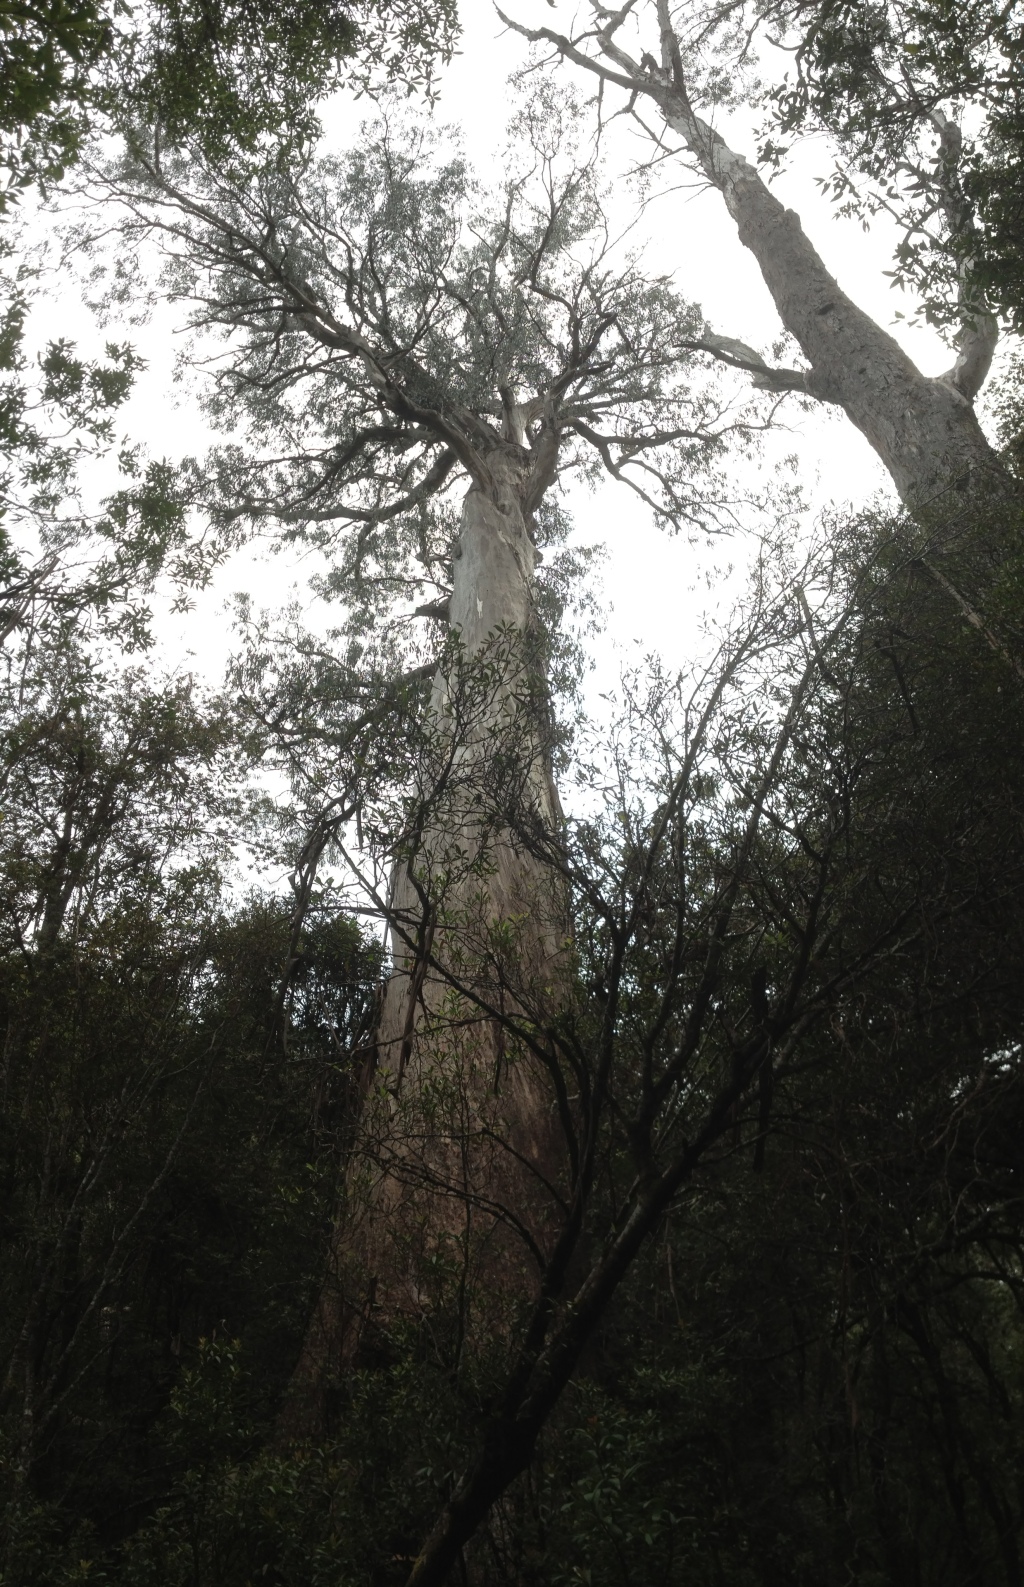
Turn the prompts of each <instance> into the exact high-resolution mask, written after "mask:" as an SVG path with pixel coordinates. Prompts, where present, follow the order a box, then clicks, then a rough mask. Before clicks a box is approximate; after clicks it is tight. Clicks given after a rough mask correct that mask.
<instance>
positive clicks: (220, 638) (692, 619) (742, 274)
mask: <svg viewBox="0 0 1024 1587" xmlns="http://www.w3.org/2000/svg"><path fill="white" fill-rule="evenodd" d="M556 9H557V13H558V16H557V22H558V25H559V26H560V27H563V28H570V27H571V23H572V7H571V6H570V5H569V4H565V3H561V0H560V3H559V5H558V6H557V8H556ZM516 15H517V16H519V17H521V18H522V20H524V21H525V22H527V23H535V22H538V21H540V20H548V21H550V18H551V10H550V6H549V4H548V0H518V5H517V8H516ZM462 22H463V35H462V41H461V51H460V53H459V55H458V56H457V57H456V59H455V60H454V61H453V62H452V64H451V65H450V66H449V67H448V68H447V70H446V71H445V72H444V73H443V76H442V78H441V80H440V94H439V98H438V101H437V105H436V107H435V110H434V114H435V116H436V117H437V118H438V120H439V121H441V122H442V123H444V124H448V123H451V124H453V125H454V126H459V127H461V129H462V136H463V143H464V148H465V151H466V153H467V155H468V157H469V159H470V161H471V163H472V164H473V165H474V166H475V167H476V169H477V170H479V171H480V172H481V173H482V174H483V175H484V176H486V174H487V172H488V169H493V168H494V164H495V160H496V157H497V154H498V151H499V149H500V147H501V143H502V139H503V134H504V128H505V124H506V121H507V119H508V116H509V114H510V112H511V109H512V107H513V100H514V94H515V88H514V86H511V85H510V83H509V77H510V74H511V73H513V72H514V71H516V69H517V68H519V67H521V66H522V65H524V64H525V63H526V62H527V61H528V59H529V56H528V47H527V46H526V44H525V43H524V41H523V40H522V39H521V38H518V37H516V36H514V35H510V34H509V33H507V32H506V31H505V30H504V28H503V26H502V24H501V21H500V19H499V18H498V16H497V15H496V14H495V12H494V11H493V10H492V8H491V6H490V4H489V3H488V0H467V3H464V5H463V8H462ZM773 64H774V63H773ZM540 69H542V70H551V71H556V72H559V73H562V74H563V75H564V76H565V77H566V80H567V81H568V80H569V74H568V73H566V71H565V68H563V67H561V66H555V65H549V66H544V67H541V68H540ZM575 86H576V87H577V88H578V89H582V90H584V91H586V90H587V88H588V85H587V84H585V83H576V85H575ZM372 112H373V107H372V104H371V103H370V102H369V101H367V100H365V99H363V100H359V101H356V100H355V99H354V98H353V97H352V96H345V95H339V96H338V97H337V98H336V99H335V100H334V101H332V102H331V103H329V104H327V105H326V106H325V107H324V110H323V122H324V127H325V135H326V138H327V140H328V142H329V144H330V145H332V146H334V147H337V148H345V147H350V146H351V145H352V144H353V142H354V141H356V140H357V139H358V137H359V127H360V124H361V122H362V121H363V120H364V119H365V118H366V117H367V116H368V115H372ZM721 124H722V128H723V131H724V132H725V134H726V137H727V140H728V141H729V142H730V143H731V144H732V146H733V147H736V148H739V149H741V150H744V151H745V152H750V153H752V152H753V148H754V144H755V135H754V129H755V127H756V113H751V112H744V113H743V114H742V115H735V114H732V113H727V114H726V115H724V117H723V119H722V123H721ZM649 151H650V145H649V142H648V141H647V140H646V139H645V138H644V137H643V135H642V134H641V133H640V132H639V130H638V129H635V128H633V127H631V126H630V124H629V123H628V122H627V121H625V120H624V119H620V120H619V121H617V122H616V123H613V124H612V126H611V127H610V128H609V130H608V133H607V135H606V141H605V154H606V159H607V162H608V174H609V178H610V181H611V184H612V198H611V210H612V213H611V216H610V219H611V222H612V226H613V229H623V228H625V227H627V226H630V225H634V230H633V233H632V236H633V239H634V241H635V242H637V243H640V244H642V246H643V249H644V257H645V263H646V267H647V269H648V270H649V271H650V273H651V274H661V273H665V274H671V275H673V276H674V279H675V284H676V286H677V288H678V289H679V290H680V291H681V292H682V293H683V294H684V295H685V296H686V297H687V298H689V299H691V300H693V301H696V302H697V303H699V304H701V305H702V307H703V310H704V313H705V315H706V317H707V319H708V321H709V322H710V324H711V325H712V327H713V329H714V330H715V332H716V333H718V334H721V335H726V336H731V337H736V338H738V339H740V340H742V341H744V342H747V343H748V344H750V345H752V346H753V347H755V348H757V349H758V350H760V351H762V352H765V353H768V352H769V350H770V348H771V345H772V343H773V342H774V341H775V340H776V338H777V337H778V335H779V325H778V321H777V318H776V316H775V313H774V310H773V308H772V305H771V302H770V299H769V296H768V292H767V290H766V288H765V287H764V285H763V283H762V281H761V278H760V275H759V273H758V270H757V267H756V265H755V263H754V260H753V258H752V256H751V255H750V254H749V253H747V252H746V250H744V249H743V248H742V246H741V245H740V243H739V242H738V240H737V237H736V233H735V229H734V227H733V223H732V221H731V220H730V219H729V217H728V215H727V213H726V211H725V207H724V205H723V204H722V201H721V198H720V196H719V195H718V194H717V193H714V192H708V191H705V190H702V189H700V188H699V187H698V186H697V184H696V183H695V181H694V180H693V179H692V178H691V177H690V176H689V175H688V173H687V172H686V170H685V169H684V167H683V165H682V163H681V162H674V161H668V162H666V163H665V165H664V167H663V168H662V171H661V173H660V175H659V177H658V178H657V179H656V182H655V185H654V189H653V193H654V195H660V196H652V197H651V199H650V201H649V202H648V205H647V208H646V210H645V211H644V213H643V214H641V215H640V217H639V220H638V221H637V218H636V217H637V200H636V194H635V191H634V190H633V188H631V187H630V186H628V185H627V182H626V181H625V179H624V173H626V172H628V171H629V169H630V168H631V166H633V165H635V164H636V163H638V162H640V161H642V160H644V159H646V158H649ZM827 161H828V155H827V151H826V150H825V149H824V148H823V147H821V146H816V145H815V144H814V143H813V142H804V143H802V144H801V145H800V148H799V150H798V151H797V154H796V158H793V157H791V158H790V162H789V164H788V166H787V167H786V169H784V170H783V171H782V173H781V174H780V175H779V176H777V177H776V178H775V180H774V187H775V191H776V192H777V193H778V194H779V196H780V197H782V198H783V200H784V201H785V202H786V204H787V205H789V206H790V207H792V208H793V209H795V210H797V212H798V213H799V215H800V217H801V219H802V222H803V225H804V228H805V230H806V231H807V232H808V234H809V236H810V238H811V240H812V242H813V243H814V245H815V247H816V248H817V249H818V250H819V252H820V253H821V255H822V257H823V258H824V260H825V262H826V264H827V265H828V267H829V269H830V271H831V272H832V273H833V274H834V275H835V276H836V277H837V279H838V280H839V282H840V284H841V285H842V286H843V287H844V289H845V290H846V291H847V292H848V293H849V294H850V295H851V296H852V297H853V298H854V300H855V301H856V302H858V303H859V304H860V305H861V306H862V307H864V308H865V309H866V310H867V311H868V312H869V313H870V314H872V315H873V316H875V317H876V318H877V319H878V321H879V322H880V323H881V324H883V325H885V326H887V327H888V328H890V329H892V330H893V331H894V333H895V334H896V336H897V338H898V340H899V341H900V342H901V343H902V344H903V346H904V347H905V348H906V350H907V351H908V352H909V353H910V354H911V356H912V357H913V358H914V359H915V361H916V362H917V363H918V366H919V367H920V368H921V369H922V371H923V372H924V373H926V374H936V373H939V372H940V371H941V370H943V369H945V368H947V367H948V365H949V362H950V353H949V350H948V348H947V347H945V346H944V345H943V343H942V341H941V340H940V338H939V337H938V335H937V334H936V333H935V332H933V331H931V330H930V329H928V328H927V327H925V326H914V325H913V324H911V323H908V321H909V320H910V318H911V316H912V310H913V308H914V304H913V303H912V302H910V301H909V300H908V299H906V298H905V297H903V296H902V295H901V294H899V293H897V292H893V291H892V290H891V288H890V284H889V279H888V277H887V275H886V274H885V272H886V271H887V270H888V269H889V268H890V266H891V253H892V247H893V243H894V236H893V233H892V230H891V229H890V227H889V226H888V225H887V224H886V222H885V220H884V218H882V219H880V220H879V221H878V222H877V223H876V224H875V225H874V227H873V228H872V230H871V231H870V232H865V230H864V229H863V228H862V226H861V224H860V223H859V221H856V220H851V219H846V218H843V217H839V216H837V215H836V214H835V212H834V210H833V208H832V206H831V205H830V204H829V202H828V200H827V199H825V198H823V197H822V196H821V194H820V192H819V190H818V188H817V185H816V182H815V177H818V176H821V175H823V174H825V172H826V171H827V168H828V167H827ZM634 223H635V224H634ZM81 297H82V286H81V282H80V280H77V279H75V277H74V275H73V274H62V275H60V276H58V277H57V278H56V279H55V280H54V279H51V282H50V286H49V290H48V294H47V297H46V299H45V302H44V305H43V306H42V307H41V310H40V313H39V314H38V315H37V317H36V320H35V330H36V333H37V335H38V337H39V338H40V340H42V339H44V338H45V337H46V336H48V335H54V334H58V335H65V336H74V337H77V338H78V339H79V340H80V341H81V343H82V344H83V346H85V347H87V348H88V347H96V348H97V349H98V347H99V346H100V345H101V344H102V342H103V341H104V340H105V339H107V338H108V337H115V338H117V339H119V340H124V339H128V338H130V339H131V340H132V341H133V342H134V343H135V345H136V347H137V348H138V349H139V351H140V353H141V354H142V356H143V357H144V358H145V359H146V361H147V365H148V367H147V370H146V372H145V373H144V374H143V375H142V376H141V377H140V379H139V381H138V385H137V389H136V391H135V394H134V396H133V398H132V399H131V401H130V403H129V404H128V405H127V406H126V408H125V409H123V410H122V411H121V421H122V427H123V432H124V435H125V437H126V438H127V439H129V440H130V441H131V442H132V443H141V444H142V446H143V448H144V450H145V452H146V453H147V454H148V455H149V456H151V457H161V456H167V457H170V458H177V457H180V456H183V455H186V454H188V453H196V454H199V455H201V454H202V452H203V451H204V450H205V448H206V445H207V443H208V440H209V437H208V433H207V431H206V427H205V423H204V420H203V418H202V416H201V415H200V414H199V413H198V411H197V409H196V408H195V406H194V404H192V403H191V401H190V397H189V386H188V384H187V383H178V384H175V383H174V380H173V374H174V365H175V357H176V353H177V352H178V350H179V346H180V340H179V338H178V337H177V336H176V331H177V329H178V327H179V325H180V323H181V320H182V319H183V317H184V316H183V313H181V312H180V311H175V310H167V309H165V310H163V311H161V312H159V313H158V314H157V315H156V316H155V317H154V318H153V319H152V320H151V321H150V322H148V323H144V324H141V325H136V326H123V325H119V324H118V323H117V322H116V321H113V320H112V321H111V322H110V323H109V324H108V325H107V326H105V327H103V328H99V327H97V325H96V323H95V321H94V319H93V317H92V315H91V313H90V311H89V309H88V308H87V307H84V306H83V304H82V302H81ZM898 312H902V314H903V315H905V316H906V318H904V319H902V320H900V321H898V322H897V321H896V315H897V313H898ZM780 420H781V423H782V424H783V425H785V426H786V427H787V428H786V429H784V430H783V431H782V432H781V433H780V434H779V436H778V437H777V438H775V439H774V440H773V441H772V442H771V444H770V446H769V448H768V450H767V452H766V459H767V458H768V457H770V458H773V459H774V460H776V462H778V463H779V465H780V467H781V469H782V476H781V477H782V478H783V479H788V481H789V482H790V483H792V481H793V479H794V477H795V478H796V479H798V480H799V481H800V483H801V486H802V489H803V493H804V498H805V501H806V503H807V512H806V515H805V523H806V525H807V526H808V527H809V526H810V525H811V524H812V523H813V522H814V521H815V519H816V518H817V517H818V516H819V514H820V513H821V511H822V509H823V508H826V507H827V506H828V504H830V503H834V504H836V505H837V506H841V505H843V504H853V505H855V506H861V505H863V504H864V503H866V502H867V501H869V500H870V499H872V497H874V496H876V495H877V494H878V493H879V492H882V493H885V494H888V481H887V479H886V477H885V476H884V474H883V471H882V469H881V467H880V465H879V464H878V462H877V460H876V459H875V457H874V455H873V454H872V452H871V451H870V449H869V447H868V445H867V443H866V442H865V441H864V440H863V439H862V437H861V436H860V435H859V434H858V433H857V432H856V431H855V430H854V428H853V427H852V425H851V424H850V423H849V422H848V421H847V420H846V419H845V418H844V417H843V415H842V414H841V413H840V412H839V411H838V410H832V411H828V410H825V409H823V408H821V407H818V408H817V409H815V410H814V411H812V412H808V413H804V412H800V411H799V409H798V408H797V407H796V405H795V404H789V403H787V404H786V405H785V406H784V408H783V410H782V413H781V415H780ZM787 453H791V454H792V456H793V459H794V462H793V464H792V466H787V465H786V464H785V462H784V461H782V460H783V459H784V458H785V456H786V454H787ZM748 466H749V465H747V464H745V463H744V462H742V460H740V461H738V463H737V467H738V468H739V469H743V468H746V467H748ZM96 478H97V481H98V485H97V489H98V493H100V494H102V491H103V489H104V488H109V483H110V482H109V474H108V471H107V470H105V469H104V468H101V469H100V470H99V472H98V473H97V476H96ZM568 504H569V506H570V508H571V510H572V512H573V516H574V519H575V522H576V526H577V529H576V533H577V536H578V538H579V540H580V542H581V543H583V544H587V545H593V544H595V543H603V544H604V545H605V546H606V548H607V555H606V559H605V561H604V564H603V572H602V585H601V588H600V589H599V591H598V605H599V611H600V614H601V618H602V622H603V630H602V632H601V633H600V634H599V635H597V636H596V637H595V638H594V639H593V641H592V644H593V649H594V660H595V663H596V665H595V668H594V671H593V674H592V686H593V689H594V691H595V695H596V694H599V693H601V692H607V691H609V690H611V691H613V692H614V688H615V680H616V678H617V676H618V673H619V671H620V669H621V667H622V666H623V665H624V664H626V665H628V664H630V663H632V662H635V661H636V660H638V659H639V658H640V657H641V656H642V655H644V654H645V653H649V652H651V653H657V654H659V655H661V656H662V657H663V658H664V660H665V661H666V663H668V665H669V666H676V665H679V664H681V663H683V662H684V661H686V660H687V659H688V658H692V657H693V656H694V655H695V654H697V653H699V652H700V651H701V650H702V649H703V648H704V646H703V643H702V641H701V639H700V623H701V615H702V613H705V612H709V613H713V612H714V611H715V610H716V609H717V610H722V608H723V607H724V606H725V605H727V604H728V603H730V602H731V601H732V599H733V598H734V597H735V594H736V593H737V591H738V590H739V589H740V587H741V584H742V569H743V567H744V566H745V564H746V563H747V561H748V559H749V557H750V555H751V553H752V548H753V547H754V546H755V544H756V535H757V531H758V529H759V528H760V527H761V525H759V523H758V520H757V515H756V514H755V513H754V512H750V513H749V514H748V520H749V526H748V532H743V531H741V532H739V533H737V534H736V535H734V536H730V537H720V538H717V539H715V540H714V541H708V540H706V539H705V538H704V537H699V538H697V539H695V540H692V541H691V540H688V539H687V538H686V537H683V536H680V537H677V538H675V539H672V538H669V537H668V536H666V534H665V533H664V532H663V531H661V530H659V529H658V528H657V527H656V526H655V525H654V524H653V523H652V522H651V519H650V515H649V514H648V512H647V510H646V508H645V507H644V505H643V503H642V502H640V501H639V500H638V499H637V498H636V497H635V496H634V495H633V494H632V493H631V492H630V491H628V490H627V489H626V488H625V487H619V486H616V485H615V484H614V483H613V482H611V481H607V480H606V481H605V482H603V483H602V484H601V486H600V488H599V489H598V490H597V491H596V492H595V493H593V494H591V493H589V492H587V491H584V490H583V489H578V490H577V491H575V493H573V494H572V495H570V497H569V502H568ZM310 567H311V561H310V559H309V557H308V553H305V554H300V553H298V552H296V551H295V550H293V549H288V548H286V549H285V550H284V551H283V552H280V553H278V554H271V553H270V552H269V551H268V549H267V547H266V546H265V545H256V546H254V547H251V548H248V549H246V550H245V551H242V552H239V553H237V554H236V555H235V556H234V557H233V558H232V559H231V560H230V562H229V563H227V564H226V565H225V566H224V567H223V568H222V569H221V570H220V572H219V574H218V576H217V578H216V579H215V581H214V584H213V585H212V587H211V588H209V589H207V590H205V591H203V592H201V593H200V594H198V595H197V596H196V598H195V601H194V605H193V607H192V610H191V611H189V612H187V613H184V614H172V613H171V612H170V611H169V610H167V611H164V612H162V613H160V615H159V617H158V622H157V632H158V635H159V644H160V648H161V650H162V652H163V653H164V658H165V660H166V662H167V664H169V665H171V666H172V667H178V666H180V667H183V668H185V669H186V670H192V671H195V672H197V673H198V674H200V675H201V676H204V677H205V678H207V679H208V680H209V681H210V682H214V681H215V680H216V679H217V678H218V677H219V675H220V673H221V672H222V669H223V665H224V662H225V659H226V657H227V656H228V654H229V653H230V650H231V648H232V633H231V616H230V603H231V597H232V596H233V595H234V593H235V592H237V591H246V592H248V593H249V594H250V595H251V597H252V600H253V603H254V605H255V606H256V607H267V608H278V607H280V606H282V605H283V604H284V603H285V602H286V601H287V600H288V599H289V598H292V597H297V598H298V599H299V600H300V601H303V603H304V604H305V602H306V600H307V597H305V596H304V595H303V590H304V586H305V583H306V579H307V577H308V572H309V570H310ZM730 568H731V569H732V570H733V572H732V574H731V576H730V573H729V570H730ZM308 618H309V619H310V620H312V621H315V617H314V614H313V613H312V611H309V612H308Z"/></svg>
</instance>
